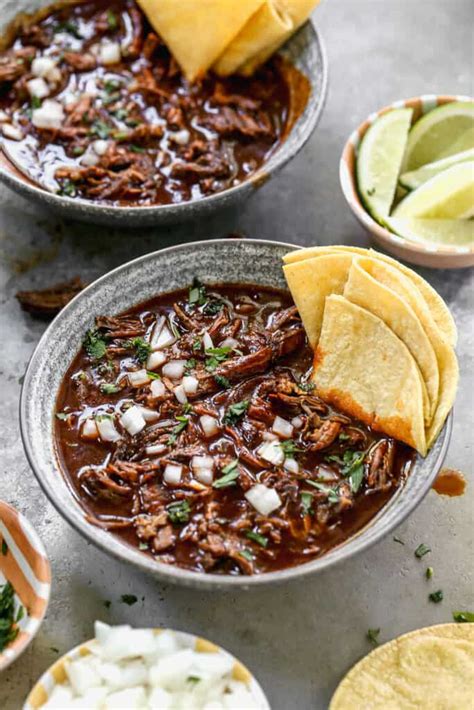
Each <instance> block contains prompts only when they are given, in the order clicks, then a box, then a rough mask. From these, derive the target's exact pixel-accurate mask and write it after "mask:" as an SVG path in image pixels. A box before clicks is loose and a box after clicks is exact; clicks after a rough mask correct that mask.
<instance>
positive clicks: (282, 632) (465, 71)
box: [0, 0, 474, 710]
mask: <svg viewBox="0 0 474 710" xmlns="http://www.w3.org/2000/svg"><path fill="white" fill-rule="evenodd" d="M315 18H316V20H317V23H318V25H319V27H320V28H321V29H322V31H323V34H324V37H325V40H326V44H327V49H328V54H329V59H330V92H329V97H328V102H327V106H326V110H325V113H324V116H323V119H322V122H321V124H320V127H319V129H318V130H317V132H316V134H315V135H314V136H313V138H312V140H311V142H310V143H309V145H308V146H307V148H306V149H305V150H304V151H303V153H302V154H301V155H300V156H298V158H297V159H295V160H294V161H293V162H292V163H291V164H290V165H289V166H288V167H287V168H286V169H285V170H284V171H283V172H282V173H281V174H280V175H279V176H278V178H276V179H275V180H274V181H272V182H271V183H269V184H267V185H266V186H265V187H264V188H263V189H262V190H261V191H260V192H259V193H258V194H257V195H256V196H255V198H254V199H253V201H252V202H251V203H249V204H248V205H247V206H246V207H245V208H244V209H242V210H240V211H238V212H232V213H229V214H224V215H219V216H218V217H216V218H215V219H212V220H208V221H206V222H205V223H200V224H196V223H194V224H189V225H185V226H182V227H180V228H173V229H166V230H162V231H153V230H151V231H147V232H143V233H135V232H134V231H133V230H132V231H127V232H118V231H112V232H110V231H107V230H105V229H103V228H100V229H94V228H93V227H90V226H85V225H80V224H72V223H64V222H61V223H60V222H58V221H57V220H56V219H55V218H54V217H53V216H51V215H47V214H42V213H40V212H38V211H37V210H36V209H35V208H34V207H33V206H31V205H29V204H28V203H26V202H24V201H23V200H21V199H20V198H18V197H16V196H15V195H13V194H12V193H10V192H9V191H7V190H6V189H3V188H1V189H0V250H1V267H0V268H1V270H0V280H1V286H2V295H1V326H0V328H1V333H2V346H1V353H2V354H1V363H0V368H1V384H0V387H1V392H2V398H1V399H2V406H1V407H0V416H1V425H0V439H1V442H2V456H1V474H0V497H1V498H3V499H5V500H7V501H9V502H10V503H12V504H14V505H16V506H17V507H18V508H19V509H20V510H21V511H23V512H24V513H25V514H26V515H27V516H28V517H29V518H30V520H31V521H32V523H33V524H34V525H35V526H36V528H37V529H38V531H39V532H40V534H41V537H42V539H43V541H44V543H45V545H46V548H47V550H48V553H49V555H50V558H51V561H52V568H53V590H52V599H51V603H50V607H49V611H48V614H47V617H46V620H45V622H44V624H43V626H42V628H41V630H40V633H39V635H38V637H37V638H36V640H35V642H34V643H33V644H32V645H31V646H30V648H29V650H28V651H27V652H26V653H25V654H24V655H23V657H22V658H21V659H20V660H19V661H17V662H16V663H15V664H14V665H13V666H12V667H11V668H10V669H9V670H8V671H7V672H5V673H3V674H2V676H1V678H0V707H1V708H4V710H16V708H20V707H21V705H22V703H23V700H24V698H25V696H26V694H27V691H28V689H29V688H30V687H31V685H32V683H33V682H34V681H35V680H36V678H37V677H38V675H39V674H40V673H41V672H42V671H43V670H44V669H45V668H46V667H47V666H48V665H49V664H50V663H51V662H53V661H54V660H55V658H56V657H57V653H58V652H59V653H63V652H64V651H66V650H68V649H69V648H70V647H71V646H73V645H75V644H76V643H78V642H80V641H81V640H84V639H87V638H88V637H90V636H91V632H92V622H93V620H94V619H96V618H101V619H103V620H105V621H110V622H113V623H119V622H131V623H134V624H137V625H169V626H171V627H175V628H180V629H187V630H189V631H193V632H197V633H199V634H202V635H204V636H207V637H209V638H211V639H213V640H215V641H216V642H218V643H220V644H222V645H224V646H226V647H227V648H228V649H229V650H230V651H232V652H233V653H235V654H236V655H237V656H239V657H240V658H241V659H242V660H243V661H244V662H245V663H247V664H248V665H249V666H250V668H252V669H253V670H254V672H255V674H256V675H257V677H258V678H259V680H260V681H261V682H262V684H263V687H264V689H265V690H266V692H267V693H268V696H269V699H270V702H271V704H272V707H273V708H274V710H290V708H298V710H310V709H313V708H314V709H317V710H320V709H321V710H322V709H323V708H326V707H327V704H328V700H329V698H330V695H331V692H332V691H333V689H334V688H335V686H336V684H337V682H338V681H339V680H340V678H341V677H342V675H343V674H344V672H345V671H346V670H347V669H348V668H349V667H350V666H351V665H352V664H353V663H354V662H355V661H357V660H358V659H359V658H360V657H361V656H363V655H364V654H365V653H367V652H368V651H369V650H370V645H369V643H368V641H367V640H366V637H365V634H366V631H367V629H368V628H369V627H371V628H373V627H380V629H381V631H380V639H381V641H386V640H388V639H391V638H393V637H394V636H396V635H398V634H400V633H403V632H405V631H409V630H411V629H414V628H417V627H421V626H426V625H429V624H433V623H439V622H444V621H450V620H451V612H452V610H454V609H469V608H470V609H471V610H474V609H473V607H474V599H473V597H474V594H473V591H474V589H473V583H472V569H473V518H474V514H473V513H474V511H473V486H472V480H471V479H472V472H473V469H472V458H471V457H472V453H471V445H472V424H473V417H472V405H473V362H472V351H473V340H474V338H473V319H472V306H473V289H472V286H473V280H472V271H451V272H444V273H443V272H436V271H427V270H425V271H423V275H424V276H425V277H426V278H428V279H429V281H430V282H431V283H432V284H433V285H434V286H435V287H436V288H437V289H438V290H439V291H440V293H441V294H442V295H443V296H444V297H445V299H446V300H447V301H448V303H449V304H450V306H451V308H452V309H453V312H454V314H455V317H456V320H457V324H458V328H459V333H460V341H459V348H458V354H459V357H460V362H461V373H462V378H461V386H460V388H459V394H458V399H457V403H456V409H455V425H454V433H453V439H452V443H451V447H450V450H449V453H448V457H447V461H446V464H447V465H449V466H451V467H454V468H458V469H461V470H462V471H463V472H464V473H465V474H466V475H467V477H468V479H469V486H468V489H467V493H466V495H464V496H463V497H462V498H457V499H445V498H441V497H438V496H437V495H436V494H435V493H433V492H431V493H430V494H429V495H428V497H427V498H426V499H425V501H424V502H423V504H422V505H421V506H420V507H419V508H418V510H417V511H416V512H415V513H414V514H413V515H412V516H411V518H410V519H409V520H408V521H407V522H406V523H404V524H403V525H401V526H400V529H399V530H397V535H398V536H399V537H400V538H401V539H403V540H404V541H405V545H404V546H402V545H400V544H397V543H396V542H394V541H393V540H392V538H391V537H389V538H388V539H386V540H384V541H383V542H381V543H380V544H378V545H377V546H376V547H374V548H372V549H371V550H369V551H368V552H367V553H365V554H363V555H361V556H359V557H357V558H356V559H353V560H351V561H350V562H349V563H348V564H345V565H343V566H342V567H339V568H336V569H333V570H330V571H328V572H327V573H325V574H323V575H321V576H318V577H315V578H313V579H312V580H311V581H309V582H308V581H305V583H304V585H303V584H302V585H299V584H298V583H293V584H291V585H288V586H285V587H281V588H278V589H267V590H263V591H258V592H256V593H247V594H239V595H235V596H233V595H232V596H229V595H221V594H210V593H197V592H192V591H189V590H184V589H179V588H174V587H163V586H160V585H159V584H158V583H157V582H156V581H154V580H153V579H149V578H146V577H144V576H142V575H140V574H137V573H135V572H134V571H133V570H132V569H128V568H126V567H123V566H121V565H120V564H119V563H118V562H116V561H114V560H112V559H109V558H108V557H107V556H106V555H104V554H102V553H101V552H99V551H97V550H96V549H94V548H93V547H91V546H89V545H87V544H86V543H85V541H84V540H82V539H81V538H80V537H79V536H78V535H77V534H76V533H75V532H74V531H73V530H72V529H71V528H69V527H68V526H67V525H66V523H65V522H63V520H62V518H61V517H60V516H59V515H58V514H57V513H56V511H55V510H54V509H53V508H52V507H51V505H50V504H49V503H48V501H47V500H46V499H45V497H44V496H43V494H42V492H41V491H40V489H39V487H38V485H37V484H36V481H35V479H34V477H33V475H32V473H31V471H30V469H29V467H28V464H27V462H26V459H25V456H24V454H23V450H22V445H21V441H20V434H19V428H18V422H17V408H18V397H19V393H20V380H21V375H22V374H23V372H24V371H25V367H26V364H27V362H28V358H29V356H30V354H31V352H32V350H33V348H34V346H35V344H36V342H37V340H38V339H39V337H40V335H41V333H42V332H43V330H44V325H42V324H41V323H39V322H37V321H34V320H32V319H31V318H30V317H29V316H27V315H24V314H23V313H21V312H20V310H19V308H18V306H17V304H16V301H15V299H14V294H15V292H16V291H17V290H18V289H20V288H30V287H31V288H35V287H40V286H43V285H47V284H50V283H54V282H56V281H57V280H58V279H62V278H64V277H68V276H72V275H74V274H80V275H81V276H83V277H84V278H85V279H87V280H91V279H93V278H94V277H96V276H99V275H100V274H102V273H104V272H105V271H107V270H109V269H110V268H111V267H114V266H116V265H118V264H120V263H122V262H124V261H126V260H128V259H130V258H132V257H134V256H138V255H140V254H143V253H145V252H147V251H150V250H153V249H158V248H160V247H162V246H165V245H169V244H172V243H174V242H176V241H184V240H191V239H196V238H204V237H216V236H221V235H223V234H226V233H228V232H229V231H231V230H239V231H242V232H245V233H246V234H248V235H249V236H256V237H262V238H268V239H270V238H271V239H280V240H282V241H283V240H284V241H293V242H295V243H299V244H305V245H310V244H315V243H321V244H329V243H350V244H359V245H366V244H367V239H366V235H365V233H364V232H363V231H362V229H361V228H360V227H359V226H358V225H357V224H356V223H355V221H354V220H353V218H352V216H351V214H350V213H349V211H348V209H347V208H346V205H345V203H344V200H343V198H342V195H341V193H340V189H339V184H338V177H337V167H338V161H339V155H340V151H341V148H342V145H343V142H344V139H345V138H346V136H347V134H348V133H349V131H350V130H351V129H352V128H353V126H354V125H355V124H357V123H358V122H359V121H360V120H361V119H363V118H364V117H365V116H366V115H367V114H368V113H369V112H371V111H372V110H375V109H377V108H379V107H380V106H382V105H384V104H386V103H389V102H390V101H392V100H395V99H398V98H402V97H408V96H412V95H415V94H420V93H429V92H448V93H451V92H453V93H464V94H467V93H471V94H472V93H474V91H473V86H472V78H471V77H472V68H473V56H472V49H471V44H470V41H471V39H472V37H471V29H470V28H471V27H472V22H473V20H474V8H473V5H472V3H471V2H470V0H429V1H428V0H419V1H418V2H416V3H415V2H413V1H412V0H384V1H382V0H326V2H324V3H323V5H322V6H321V7H320V8H319V9H318V11H317V12H316V13H315ZM420 542H426V543H428V544H429V545H430V546H431V548H432V552H431V554H430V556H429V557H425V558H424V559H423V560H422V561H420V560H417V559H416V558H415V557H414V554H413V551H414V549H415V548H416V546H417V545H418V544H419V543H420ZM427 564H430V565H432V566H433V567H434V578H433V580H432V581H430V582H428V581H427V580H426V579H425V577H424V572H425V569H426V566H427ZM439 588H441V589H443V591H444V600H443V602H442V603H440V604H433V603H431V602H429V601H428V593H429V592H430V591H433V590H435V589H439ZM124 593H133V594H136V595H137V596H138V597H139V599H140V601H139V602H138V603H137V604H136V605H135V606H133V607H128V606H125V605H124V604H122V603H121V602H120V601H119V598H120V595H121V594H124ZM106 599H109V600H111V601H112V605H111V607H110V610H107V609H106V608H105V607H104V604H103V602H104V600H106ZM56 649H57V650H56Z"/></svg>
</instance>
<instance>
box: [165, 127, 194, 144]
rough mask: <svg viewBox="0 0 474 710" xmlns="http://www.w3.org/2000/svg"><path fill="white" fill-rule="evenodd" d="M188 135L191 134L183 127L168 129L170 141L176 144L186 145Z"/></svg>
mask: <svg viewBox="0 0 474 710" xmlns="http://www.w3.org/2000/svg"><path fill="white" fill-rule="evenodd" d="M190 137H191V134H190V132H189V131H188V130H187V129H186V128H183V129H182V130H181V131H170V132H169V133H168V138H169V139H170V141H174V143H178V145H186V143H189V139H190Z"/></svg>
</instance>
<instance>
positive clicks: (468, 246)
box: [387, 217, 474, 252]
mask: <svg viewBox="0 0 474 710" xmlns="http://www.w3.org/2000/svg"><path fill="white" fill-rule="evenodd" d="M387 224H388V226H389V227H390V229H391V230H392V232H394V233H395V234H397V235H398V236H400V237H403V238H404V239H406V240H407V241H410V242H415V243H418V244H426V245H436V246H445V247H448V248H449V247H451V248H452V247H456V248H457V249H458V250H462V251H466V252H469V251H471V250H472V249H473V248H474V222H473V221H472V220H461V219H411V218H409V217H407V218H402V217H400V218H397V217H389V218H388V220H387Z"/></svg>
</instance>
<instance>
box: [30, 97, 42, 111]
mask: <svg viewBox="0 0 474 710" xmlns="http://www.w3.org/2000/svg"><path fill="white" fill-rule="evenodd" d="M30 103H31V108H33V109H34V108H41V99H39V98H38V97H37V96H32V97H31V101H30Z"/></svg>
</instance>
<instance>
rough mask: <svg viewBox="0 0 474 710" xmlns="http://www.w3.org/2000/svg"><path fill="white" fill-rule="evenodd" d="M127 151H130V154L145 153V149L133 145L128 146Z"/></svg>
mask: <svg viewBox="0 0 474 710" xmlns="http://www.w3.org/2000/svg"><path fill="white" fill-rule="evenodd" d="M129 150H131V151H132V153H146V149H145V148H142V147H141V146H139V145H135V144H133V143H132V144H131V145H130V146H129Z"/></svg>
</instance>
